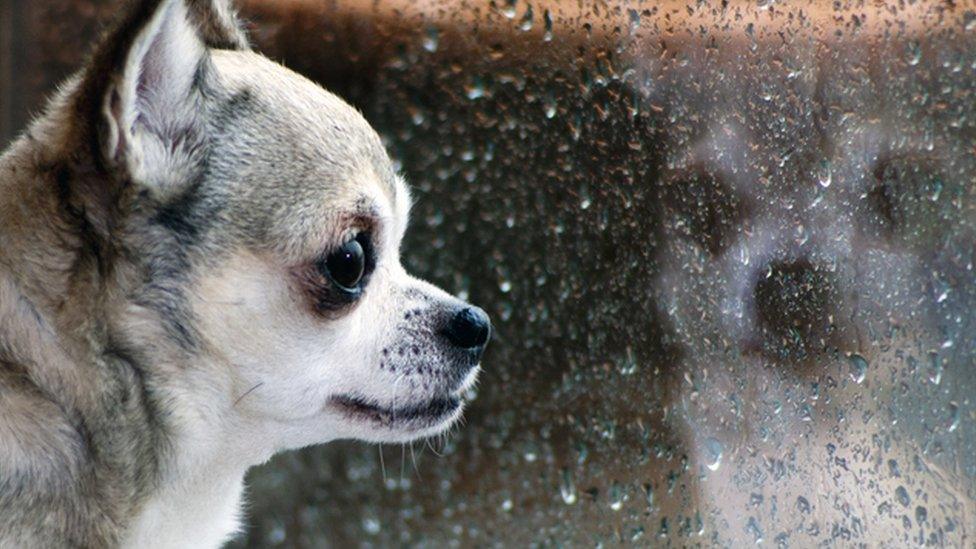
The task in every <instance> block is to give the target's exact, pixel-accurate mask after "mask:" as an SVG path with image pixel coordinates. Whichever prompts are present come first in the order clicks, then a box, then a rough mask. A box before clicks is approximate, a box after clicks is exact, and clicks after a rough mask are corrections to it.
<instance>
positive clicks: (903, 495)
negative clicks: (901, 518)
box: [895, 486, 912, 507]
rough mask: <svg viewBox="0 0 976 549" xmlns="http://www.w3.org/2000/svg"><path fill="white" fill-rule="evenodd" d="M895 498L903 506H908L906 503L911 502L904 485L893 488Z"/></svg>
mask: <svg viewBox="0 0 976 549" xmlns="http://www.w3.org/2000/svg"><path fill="white" fill-rule="evenodd" d="M895 498H897V499H898V503H900V504H902V505H903V506H905V507H908V504H909V503H911V502H912V500H911V498H909V497H908V490H906V489H905V487H904V486H899V487H898V488H895Z"/></svg>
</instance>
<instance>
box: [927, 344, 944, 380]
mask: <svg viewBox="0 0 976 549" xmlns="http://www.w3.org/2000/svg"><path fill="white" fill-rule="evenodd" d="M942 369H943V366H942V358H940V357H939V353H934V352H933V353H929V381H930V382H931V383H932V384H933V385H938V384H940V383H942Z"/></svg>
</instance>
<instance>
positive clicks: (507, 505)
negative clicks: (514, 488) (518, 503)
mask: <svg viewBox="0 0 976 549" xmlns="http://www.w3.org/2000/svg"><path fill="white" fill-rule="evenodd" d="M512 507H514V504H513V503H512V499H511V498H505V501H503V502H502V511H505V512H506V513H507V512H509V511H511V510H512Z"/></svg>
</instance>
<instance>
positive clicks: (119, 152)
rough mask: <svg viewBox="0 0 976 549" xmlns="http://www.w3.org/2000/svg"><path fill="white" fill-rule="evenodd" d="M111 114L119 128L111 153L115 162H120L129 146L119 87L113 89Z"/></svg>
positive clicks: (110, 101) (110, 100)
mask: <svg viewBox="0 0 976 549" xmlns="http://www.w3.org/2000/svg"><path fill="white" fill-rule="evenodd" d="M109 112H110V114H111V116H112V119H113V120H115V126H116V128H117V131H116V132H115V133H116V140H115V147H114V149H113V150H112V151H109V152H110V153H111V158H112V160H114V161H120V160H121V159H122V158H123V155H124V153H125V150H126V148H127V147H128V146H129V143H128V141H127V140H126V138H125V136H126V132H125V131H123V129H129V128H125V126H124V125H125V113H124V112H123V110H122V97H121V96H120V95H119V89H118V88H117V87H114V86H113V87H112V97H111V98H110V99H109Z"/></svg>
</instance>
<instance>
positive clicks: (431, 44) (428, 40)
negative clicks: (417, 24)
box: [423, 27, 440, 53]
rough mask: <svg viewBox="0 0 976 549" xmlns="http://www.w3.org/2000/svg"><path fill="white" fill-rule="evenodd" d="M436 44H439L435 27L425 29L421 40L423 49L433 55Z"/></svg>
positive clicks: (438, 35) (438, 33) (438, 36)
mask: <svg viewBox="0 0 976 549" xmlns="http://www.w3.org/2000/svg"><path fill="white" fill-rule="evenodd" d="M438 43H440V32H439V31H438V30H437V29H436V28H435V27H427V32H426V33H425V34H424V40H423V45H424V49H425V50H427V51H429V52H431V53H434V52H435V51H437V45H438Z"/></svg>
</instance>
